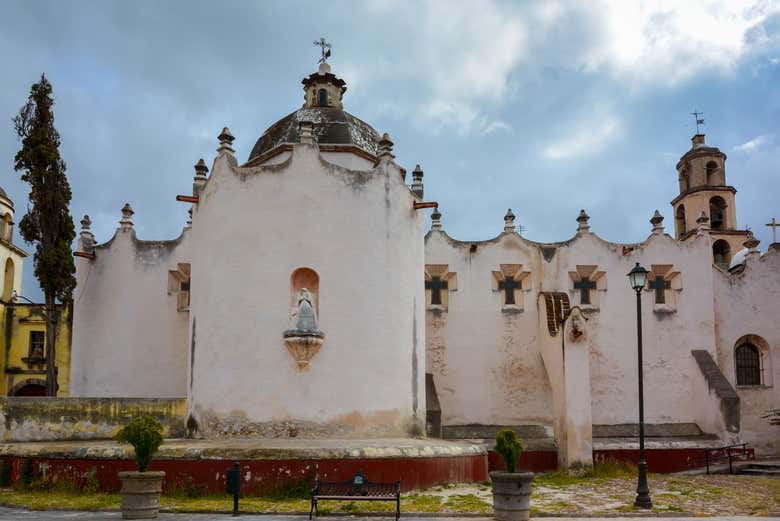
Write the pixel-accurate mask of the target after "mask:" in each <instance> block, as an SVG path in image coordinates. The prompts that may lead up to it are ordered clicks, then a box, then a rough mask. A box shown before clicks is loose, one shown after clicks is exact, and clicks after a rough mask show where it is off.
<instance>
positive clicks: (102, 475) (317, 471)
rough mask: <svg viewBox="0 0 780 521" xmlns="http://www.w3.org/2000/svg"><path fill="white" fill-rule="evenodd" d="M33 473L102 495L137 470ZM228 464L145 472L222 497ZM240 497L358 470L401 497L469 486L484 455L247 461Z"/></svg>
mask: <svg viewBox="0 0 780 521" xmlns="http://www.w3.org/2000/svg"><path fill="white" fill-rule="evenodd" d="M4 460H5V461H6V462H7V463H9V464H10V465H11V468H12V471H11V480H12V482H14V483H15V482H17V480H19V479H20V478H21V473H22V466H23V465H24V458H19V457H10V458H4ZM32 463H33V469H34V471H35V472H41V473H42V476H43V478H44V479H46V480H49V481H54V482H56V481H60V480H63V481H69V482H71V483H74V484H75V485H76V486H77V487H79V488H81V487H83V486H84V485H86V484H87V480H88V479H89V478H88V477H89V475H90V473H94V474H95V476H96V477H97V480H98V482H99V483H100V488H101V490H103V491H106V492H117V491H119V489H120V482H119V478H118V477H117V473H118V472H120V471H123V470H136V466H135V464H134V463H133V462H132V461H129V460H106V459H55V458H32ZM234 463H235V462H234V461H232V460H156V461H153V462H152V464H151V465H150V466H149V470H163V471H165V473H166V476H165V482H164V484H163V488H164V489H165V490H169V491H170V490H182V491H190V492H195V493H199V494H203V493H207V492H213V493H222V492H224V491H225V471H226V470H227V469H228V468H230V467H232V466H233V464H234ZM238 463H240V464H241V473H242V478H243V479H242V482H241V487H242V493H245V494H248V495H261V494H267V493H270V492H275V491H280V490H284V489H286V488H289V487H293V486H296V485H301V484H303V485H305V486H307V487H308V486H310V485H311V483H312V482H313V480H314V477H315V476H316V475H319V476H320V478H321V479H323V480H328V481H342V480H343V481H346V480H348V479H350V478H351V477H352V476H353V475H354V474H355V472H357V471H358V470H362V471H363V473H364V474H365V475H366V476H367V477H368V479H370V480H372V481H380V482H381V481H397V480H399V479H400V480H401V489H402V490H404V491H408V490H413V489H419V488H428V487H433V486H437V485H443V484H446V483H472V482H480V481H485V480H487V479H488V470H487V469H488V464H487V457H486V456H485V455H475V456H459V457H458V456H455V457H435V458H383V459H321V460H314V459H312V460H303V459H296V460H246V461H239V462H238Z"/></svg>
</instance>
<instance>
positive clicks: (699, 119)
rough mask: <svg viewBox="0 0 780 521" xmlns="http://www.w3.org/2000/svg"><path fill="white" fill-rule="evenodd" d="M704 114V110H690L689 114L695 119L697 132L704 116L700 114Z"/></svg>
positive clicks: (702, 123)
mask: <svg viewBox="0 0 780 521" xmlns="http://www.w3.org/2000/svg"><path fill="white" fill-rule="evenodd" d="M703 115H704V112H699V111H698V110H696V109H694V111H693V112H691V116H693V117H694V118H695V119H696V133H697V134H698V133H699V125H704V118H702V117H701V116H703Z"/></svg>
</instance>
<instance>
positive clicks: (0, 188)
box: [0, 186, 8, 199]
mask: <svg viewBox="0 0 780 521" xmlns="http://www.w3.org/2000/svg"><path fill="white" fill-rule="evenodd" d="M0 197H5V198H6V199H8V194H6V193H5V190H3V187H2V186H0Z"/></svg>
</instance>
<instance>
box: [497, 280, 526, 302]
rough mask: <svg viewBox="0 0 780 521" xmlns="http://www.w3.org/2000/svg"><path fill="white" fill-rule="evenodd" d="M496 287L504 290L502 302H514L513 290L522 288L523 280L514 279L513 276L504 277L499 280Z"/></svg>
mask: <svg viewBox="0 0 780 521" xmlns="http://www.w3.org/2000/svg"><path fill="white" fill-rule="evenodd" d="M498 289H501V290H504V304H509V305H511V304H514V303H515V290H516V289H523V281H521V280H515V279H514V277H506V278H505V279H504V280H502V281H499V283H498Z"/></svg>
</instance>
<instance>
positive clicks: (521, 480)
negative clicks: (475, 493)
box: [490, 429, 534, 521]
mask: <svg viewBox="0 0 780 521" xmlns="http://www.w3.org/2000/svg"><path fill="white" fill-rule="evenodd" d="M523 450H524V447H523V444H522V442H521V441H520V438H519V437H518V436H517V432H515V431H513V430H511V429H502V430H500V431H499V432H498V435H497V436H496V447H495V451H496V452H498V453H499V454H500V455H501V457H502V458H503V459H504V463H506V471H502V470H494V471H492V472H491V473H490V479H491V481H492V482H493V512H494V516H495V518H496V519H498V520H499V521H521V520H522V521H524V520H526V519H528V515H529V510H530V508H531V481H532V480H533V479H534V474H533V472H517V462H518V460H519V459H520V454H522V452H523Z"/></svg>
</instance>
